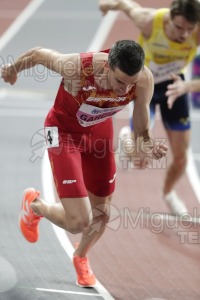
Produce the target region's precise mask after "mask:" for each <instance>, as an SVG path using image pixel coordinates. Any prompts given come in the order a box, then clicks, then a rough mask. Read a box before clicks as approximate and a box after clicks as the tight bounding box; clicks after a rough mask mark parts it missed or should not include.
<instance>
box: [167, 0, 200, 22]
mask: <svg viewBox="0 0 200 300" xmlns="http://www.w3.org/2000/svg"><path fill="white" fill-rule="evenodd" d="M170 16H171V18H172V19H173V18H174V17H176V16H183V17H184V18H185V19H186V20H187V21H188V22H190V23H192V24H196V23H198V22H200V2H199V0H174V1H172V3H171V5H170Z"/></svg>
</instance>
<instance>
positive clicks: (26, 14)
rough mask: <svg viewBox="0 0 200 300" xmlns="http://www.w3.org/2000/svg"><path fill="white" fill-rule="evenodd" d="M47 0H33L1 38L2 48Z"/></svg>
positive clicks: (0, 44)
mask: <svg viewBox="0 0 200 300" xmlns="http://www.w3.org/2000/svg"><path fill="white" fill-rule="evenodd" d="M44 1H45V0H32V1H31V2H30V3H29V4H28V5H27V6H26V7H25V9H24V10H23V11H22V13H21V14H20V15H19V16H18V17H17V18H16V19H15V21H14V22H13V23H12V24H11V26H10V27H9V28H8V29H7V30H6V32H5V33H4V34H3V35H2V37H1V38H0V50H2V49H3V48H4V47H5V46H6V45H7V44H8V42H9V41H10V40H11V39H12V38H13V37H14V36H15V35H16V34H17V33H18V31H19V30H20V29H21V28H22V26H23V25H24V24H25V23H26V22H27V21H28V20H29V19H30V17H31V16H32V15H33V14H34V13H35V12H36V10H37V9H38V8H39V7H40V6H41V4H42V3H43V2H44Z"/></svg>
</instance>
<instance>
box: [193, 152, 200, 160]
mask: <svg viewBox="0 0 200 300" xmlns="http://www.w3.org/2000/svg"><path fill="white" fill-rule="evenodd" d="M193 158H194V160H196V161H198V162H199V161H200V153H193Z"/></svg>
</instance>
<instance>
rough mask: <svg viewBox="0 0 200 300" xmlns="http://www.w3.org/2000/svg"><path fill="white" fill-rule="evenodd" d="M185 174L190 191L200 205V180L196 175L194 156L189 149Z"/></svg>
mask: <svg viewBox="0 0 200 300" xmlns="http://www.w3.org/2000/svg"><path fill="white" fill-rule="evenodd" d="M186 173H187V177H188V180H189V182H190V184H191V186H192V189H193V191H194V193H195V196H196V198H197V200H198V202H199V203H200V178H199V175H198V171H197V167H196V165H195V162H194V156H193V153H192V149H191V147H190V148H189V151H188V164H187V168H186Z"/></svg>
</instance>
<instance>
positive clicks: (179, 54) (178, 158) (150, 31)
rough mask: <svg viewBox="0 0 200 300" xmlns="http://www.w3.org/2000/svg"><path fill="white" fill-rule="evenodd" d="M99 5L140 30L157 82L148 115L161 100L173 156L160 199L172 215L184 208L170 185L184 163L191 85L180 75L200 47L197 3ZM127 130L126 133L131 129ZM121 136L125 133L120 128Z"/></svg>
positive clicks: (125, 0) (110, 0)
mask: <svg viewBox="0 0 200 300" xmlns="http://www.w3.org/2000/svg"><path fill="white" fill-rule="evenodd" d="M99 7H100V9H101V10H102V12H103V13H104V14H105V13H107V11H109V10H121V11H123V12H124V13H125V14H126V15H127V16H128V17H129V18H130V19H131V20H132V21H133V23H134V24H135V25H136V27H137V28H138V29H139V30H140V36H139V43H140V44H141V45H142V47H143V48H144V51H145V55H146V61H145V64H146V65H147V66H148V67H149V69H150V70H151V71H152V73H153V75H154V80H155V89H154V95H153V98H152V101H151V116H152V118H153V116H154V114H155V107H156V104H159V106H160V111H161V115H162V120H163V124H164V127H165V129H166V132H167V136H168V138H169V142H170V145H171V150H172V154H173V161H172V162H171V164H170V165H169V167H168V169H167V173H166V178H165V181H164V185H163V197H164V199H165V200H166V203H167V204H168V206H169V208H170V210H171V212H172V213H173V214H182V213H184V212H187V208H186V206H185V204H184V203H183V202H182V201H181V200H180V199H179V198H178V196H177V194H176V193H175V191H174V188H175V185H176V183H177V181H178V180H179V179H180V178H181V176H182V175H183V173H184V171H185V168H186V164H187V149H188V145H189V141H190V118H189V108H188V98H187V95H186V94H184V92H187V91H190V89H189V88H188V89H185V91H183V84H182V81H181V79H182V80H183V79H184V75H183V71H182V70H183V68H184V67H185V66H187V64H188V63H189V62H190V61H191V60H192V59H193V58H194V56H195V55H196V51H197V47H198V46H199V45H200V25H199V22H200V2H199V1H198V0H174V1H172V2H171V4H170V8H161V9H154V8H145V7H142V6H141V5H139V4H138V3H137V2H135V1H132V0H99ZM179 76H180V77H179ZM181 84H182V88H180V85H181ZM187 85H188V86H190V83H189V82H188V83H187ZM191 86H193V84H191ZM185 87H186V86H185ZM180 89H181V91H180ZM131 124H132V120H131ZM126 128H128V129H129V133H130V128H129V127H126ZM121 136H123V137H127V136H128V132H127V131H126V130H125V131H124V128H123V129H122V131H121Z"/></svg>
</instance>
